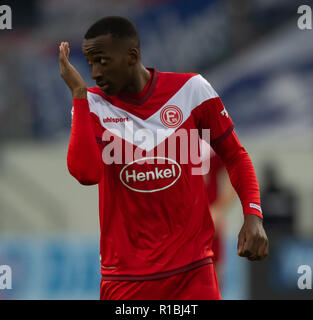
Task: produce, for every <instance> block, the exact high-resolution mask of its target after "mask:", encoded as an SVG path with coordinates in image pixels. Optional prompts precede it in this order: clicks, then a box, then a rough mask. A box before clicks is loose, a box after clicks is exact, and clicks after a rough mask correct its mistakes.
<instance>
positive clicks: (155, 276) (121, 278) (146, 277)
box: [102, 257, 213, 281]
mask: <svg viewBox="0 0 313 320" xmlns="http://www.w3.org/2000/svg"><path fill="white" fill-rule="evenodd" d="M210 263H213V260H212V258H211V257H208V258H205V259H202V260H198V261H195V262H192V263H190V264H188V265H185V266H183V267H179V268H176V269H172V270H168V271H164V272H158V273H154V274H147V275H121V274H114V275H102V280H103V281H114V280H116V281H149V280H160V279H164V278H168V277H171V276H174V275H176V274H179V273H183V272H187V271H190V270H193V269H195V268H199V267H201V266H203V265H206V264H210Z"/></svg>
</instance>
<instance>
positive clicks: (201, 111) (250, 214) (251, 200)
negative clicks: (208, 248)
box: [192, 76, 268, 260]
mask: <svg viewBox="0 0 313 320" xmlns="http://www.w3.org/2000/svg"><path fill="white" fill-rule="evenodd" d="M198 81H199V82H198V86H197V88H196V90H197V91H196V92H197V95H195V96H196V97H201V101H202V103H201V104H200V105H198V107H196V108H194V109H193V111H192V114H193V118H194V121H195V124H196V126H197V128H198V130H199V134H200V137H202V138H204V137H203V135H202V133H203V132H202V130H203V129H210V141H207V142H208V143H210V145H211V147H212V148H213V149H214V151H215V152H216V153H217V154H218V155H219V156H220V158H221V160H222V161H223V162H224V164H225V167H226V169H227V171H228V174H229V178H230V181H231V184H232V186H233V187H234V189H235V191H236V193H237V194H238V196H239V198H240V201H241V204H242V208H243V214H244V223H243V226H242V228H241V230H240V233H239V236H238V254H239V255H240V256H242V257H246V258H248V259H249V260H261V259H263V258H265V257H266V256H267V255H268V239H267V236H266V233H265V231H264V228H263V215H262V210H261V202H260V191H259V185H258V181H257V178H256V174H255V170H254V167H253V165H252V161H251V159H250V156H249V154H248V153H247V151H246V150H245V149H244V147H243V146H242V145H241V143H240V141H239V139H238V137H237V136H236V134H235V133H234V131H233V128H234V124H233V122H232V120H231V117H230V116H229V114H228V112H227V111H226V109H225V107H224V105H223V103H222V101H221V99H220V97H219V96H218V94H217V93H216V92H215V90H214V89H213V88H212V86H211V85H210V84H209V83H208V82H207V81H206V80H205V79H204V78H203V77H201V76H200V77H198Z"/></svg>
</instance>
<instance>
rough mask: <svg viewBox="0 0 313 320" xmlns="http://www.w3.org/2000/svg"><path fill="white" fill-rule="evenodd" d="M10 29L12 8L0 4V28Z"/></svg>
mask: <svg viewBox="0 0 313 320" xmlns="http://www.w3.org/2000/svg"><path fill="white" fill-rule="evenodd" d="M5 29H12V10H11V8H10V7H9V6H6V5H2V6H1V5H0V30H5Z"/></svg>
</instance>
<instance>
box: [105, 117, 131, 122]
mask: <svg viewBox="0 0 313 320" xmlns="http://www.w3.org/2000/svg"><path fill="white" fill-rule="evenodd" d="M125 121H129V118H128V117H126V118H112V117H107V118H104V119H103V122H104V123H108V122H115V123H118V122H125Z"/></svg>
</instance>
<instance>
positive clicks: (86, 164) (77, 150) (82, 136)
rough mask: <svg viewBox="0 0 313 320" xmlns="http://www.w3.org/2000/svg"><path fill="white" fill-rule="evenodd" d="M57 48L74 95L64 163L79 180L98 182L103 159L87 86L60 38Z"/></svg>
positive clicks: (66, 44)
mask: <svg viewBox="0 0 313 320" xmlns="http://www.w3.org/2000/svg"><path fill="white" fill-rule="evenodd" d="M59 49H60V54H59V66H60V74H61V77H62V78H63V80H64V82H65V83H66V84H67V86H68V87H69V89H70V90H71V92H72V96H73V119H72V129H71V138H70V142H69V146H68V152H67V167H68V170H69V172H70V173H71V175H72V176H73V177H75V178H76V179H77V180H78V181H79V182H80V183H81V184H83V185H93V184H98V183H99V182H100V180H101V177H102V172H103V162H102V157H101V152H100V150H99V147H98V146H97V143H96V140H95V133H94V129H93V124H92V122H93V119H92V117H91V115H90V110H89V105H88V100H87V86H86V84H85V81H84V80H83V79H82V77H81V76H80V74H79V73H78V71H77V70H76V69H75V68H74V67H73V66H72V65H71V64H70V62H69V60H68V58H69V53H70V49H69V45H68V43H67V42H62V43H61V45H60V46H59Z"/></svg>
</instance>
